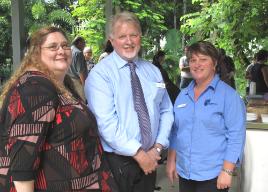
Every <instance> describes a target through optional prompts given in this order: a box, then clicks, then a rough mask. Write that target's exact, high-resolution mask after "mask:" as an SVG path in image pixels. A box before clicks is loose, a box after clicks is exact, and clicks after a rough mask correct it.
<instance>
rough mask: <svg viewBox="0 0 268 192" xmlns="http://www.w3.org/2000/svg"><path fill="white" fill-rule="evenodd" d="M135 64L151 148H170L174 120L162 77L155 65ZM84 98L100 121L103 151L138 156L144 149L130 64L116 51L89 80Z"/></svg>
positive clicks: (144, 62)
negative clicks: (146, 113) (144, 106)
mask: <svg viewBox="0 0 268 192" xmlns="http://www.w3.org/2000/svg"><path fill="white" fill-rule="evenodd" d="M134 63H135V64H136V73H137V75H138V76H139V79H140V82H141V85H142V89H143V92H144V97H145V102H146V105H147V108H148V111H149V116H150V122H151V130H152V140H151V143H150V144H151V146H153V144H154V143H160V144H162V145H163V146H165V147H167V146H168V144H169V139H168V138H169V134H170V130H171V127H172V124H173V121H174V117H173V107H172V104H171V101H170V99H169V96H168V93H167V91H166V89H165V86H164V83H163V79H162V76H161V73H160V71H159V70H158V68H157V67H155V66H154V65H153V64H151V63H149V62H146V61H144V60H141V59H139V58H136V59H135V60H134ZM85 95H86V98H87V101H88V106H89V108H90V110H91V111H92V112H93V113H94V115H95V117H96V119H97V122H98V128H99V133H100V136H101V142H102V145H103V148H104V150H105V151H107V152H115V153H117V154H121V155H125V156H133V155H135V153H136V152H137V150H138V149H139V148H140V147H141V136H140V128H139V123H138V117H137V113H136V111H135V109H134V105H133V98H132V90H131V79H130V70H129V66H128V65H127V61H125V60H123V59H122V58H121V57H120V56H119V55H118V54H117V53H116V52H115V51H114V52H113V53H111V54H110V55H109V56H107V57H105V58H104V59H102V60H101V61H100V63H98V64H97V65H96V66H95V67H94V68H93V69H92V70H91V72H90V74H89V76H88V78H87V79H86V83H85Z"/></svg>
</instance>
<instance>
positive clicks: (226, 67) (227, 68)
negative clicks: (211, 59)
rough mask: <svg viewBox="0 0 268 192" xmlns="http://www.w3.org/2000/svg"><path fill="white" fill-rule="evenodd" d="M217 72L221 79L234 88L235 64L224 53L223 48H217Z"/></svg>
mask: <svg viewBox="0 0 268 192" xmlns="http://www.w3.org/2000/svg"><path fill="white" fill-rule="evenodd" d="M217 73H218V74H219V76H220V78H221V80H222V81H224V82H225V83H227V84H228V85H230V86H231V87H232V88H234V89H235V79H234V75H235V64H234V61H233V59H232V58H231V57H230V56H228V55H226V52H225V50H224V49H222V48H220V49H219V62H218V64H217Z"/></svg>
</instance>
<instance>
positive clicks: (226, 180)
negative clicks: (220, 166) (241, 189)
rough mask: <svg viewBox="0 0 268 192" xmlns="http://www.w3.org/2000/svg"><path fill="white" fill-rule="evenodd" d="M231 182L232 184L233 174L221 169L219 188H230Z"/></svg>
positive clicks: (218, 181)
mask: <svg viewBox="0 0 268 192" xmlns="http://www.w3.org/2000/svg"><path fill="white" fill-rule="evenodd" d="M231 184H232V176H231V175H229V174H228V173H226V172H224V171H221V173H220V175H219V176H218V180H217V188H218V189H226V188H230V187H231Z"/></svg>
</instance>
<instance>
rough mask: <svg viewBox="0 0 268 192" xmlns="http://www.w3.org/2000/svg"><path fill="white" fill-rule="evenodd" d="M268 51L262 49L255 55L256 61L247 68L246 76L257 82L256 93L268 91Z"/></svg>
mask: <svg viewBox="0 0 268 192" xmlns="http://www.w3.org/2000/svg"><path fill="white" fill-rule="evenodd" d="M267 59H268V51H267V50H263V49H262V50H260V51H259V52H258V53H256V55H255V56H254V63H253V65H252V66H250V67H249V68H248V69H247V72H246V77H247V78H248V79H249V81H250V82H255V83H256V94H257V95H263V94H265V93H267V92H268V66H267V65H266V64H265V63H266V62H267Z"/></svg>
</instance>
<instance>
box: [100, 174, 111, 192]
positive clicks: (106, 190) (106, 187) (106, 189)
mask: <svg viewBox="0 0 268 192" xmlns="http://www.w3.org/2000/svg"><path fill="white" fill-rule="evenodd" d="M109 176H110V174H109V173H108V172H106V171H103V172H102V178H103V179H102V181H101V185H102V191H103V192H109V191H111V188H110V187H109V185H108V183H107V180H108V178H109Z"/></svg>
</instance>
